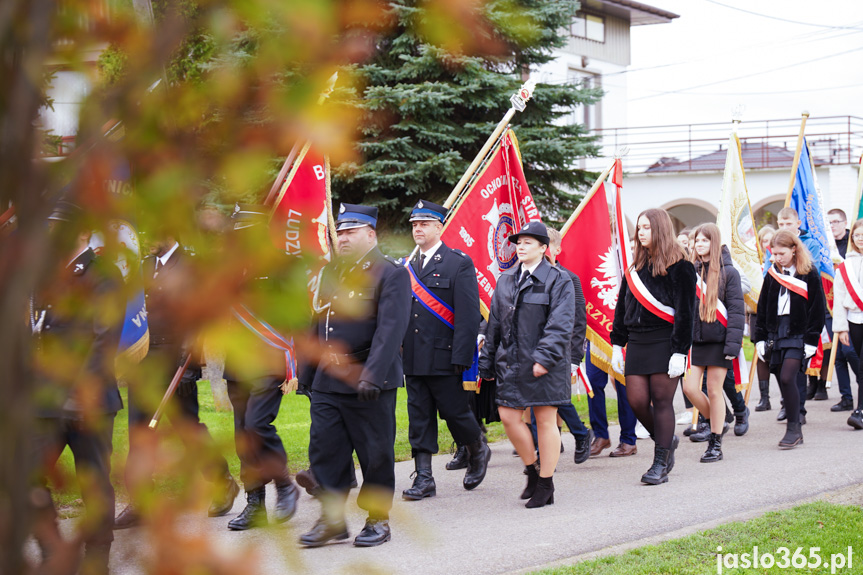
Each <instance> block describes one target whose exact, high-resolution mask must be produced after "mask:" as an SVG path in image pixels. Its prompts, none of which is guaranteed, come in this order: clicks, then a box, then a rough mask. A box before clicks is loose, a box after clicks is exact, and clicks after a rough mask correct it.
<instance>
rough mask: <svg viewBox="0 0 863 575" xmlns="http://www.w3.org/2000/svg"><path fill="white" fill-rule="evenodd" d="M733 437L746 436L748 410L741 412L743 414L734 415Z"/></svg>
mask: <svg viewBox="0 0 863 575" xmlns="http://www.w3.org/2000/svg"><path fill="white" fill-rule="evenodd" d="M734 420H735V421H734V435H736V436H738V437H740V436H742V435H746V432H747V431H749V408H748V407H747V408H746V409H744V410H743V413H735V414H734Z"/></svg>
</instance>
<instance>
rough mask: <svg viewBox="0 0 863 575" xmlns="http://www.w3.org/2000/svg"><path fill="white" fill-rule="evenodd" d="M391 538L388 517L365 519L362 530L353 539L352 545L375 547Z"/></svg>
mask: <svg viewBox="0 0 863 575" xmlns="http://www.w3.org/2000/svg"><path fill="white" fill-rule="evenodd" d="M390 539H392V533H390V521H389V519H372V518H371V517H369V518H368V519H366V524H365V526H363V530H362V531H360V534H359V535H357V537H356V539H354V547H377V546H378V545H380V544H381V543H386V542H387V541H389V540H390Z"/></svg>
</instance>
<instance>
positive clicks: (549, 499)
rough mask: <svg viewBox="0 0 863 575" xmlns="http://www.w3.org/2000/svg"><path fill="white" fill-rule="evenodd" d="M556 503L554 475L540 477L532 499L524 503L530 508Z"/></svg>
mask: <svg viewBox="0 0 863 575" xmlns="http://www.w3.org/2000/svg"><path fill="white" fill-rule="evenodd" d="M553 504H554V477H540V478H539V479H538V480H537V482H536V490H534V492H533V497H531V498H530V501H528V502H527V503H525V504H524V506H525V507H527V508H528V509H536V508H537V507H545V506H546V505H553Z"/></svg>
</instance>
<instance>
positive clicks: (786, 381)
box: [776, 358, 801, 423]
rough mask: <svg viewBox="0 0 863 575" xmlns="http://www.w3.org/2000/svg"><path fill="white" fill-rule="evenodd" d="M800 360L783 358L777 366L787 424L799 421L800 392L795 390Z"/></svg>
mask: <svg viewBox="0 0 863 575" xmlns="http://www.w3.org/2000/svg"><path fill="white" fill-rule="evenodd" d="M800 365H801V360H799V359H789V358H785V359H784V360H782V365H781V366H779V374H778V375H777V378H776V379H778V380H779V391H780V392H781V393H782V401H783V402H784V405H785V414H786V415H787V417H788V423H797V422H799V421H800V391H799V390H798V388H797V376H798V374H799V373H800Z"/></svg>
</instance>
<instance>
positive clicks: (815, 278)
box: [752, 230, 826, 449]
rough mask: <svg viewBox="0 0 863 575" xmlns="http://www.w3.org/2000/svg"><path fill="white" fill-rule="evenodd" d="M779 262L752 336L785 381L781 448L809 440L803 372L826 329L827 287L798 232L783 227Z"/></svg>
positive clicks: (777, 239)
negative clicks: (803, 421)
mask: <svg viewBox="0 0 863 575" xmlns="http://www.w3.org/2000/svg"><path fill="white" fill-rule="evenodd" d="M771 248H772V251H773V262H774V264H773V266H772V267H771V268H770V270H769V272H768V274H767V276H766V277H765V278H764V285H763V286H761V295H760V297H759V298H758V315H757V317H756V320H755V333H754V334H753V336H752V340H753V341H754V342H756V343H755V350H756V351H757V352H758V357H759V358H760V359H761V360H762V361H764V362H766V363H767V364H768V365H769V366H770V371H771V373H773V374H774V375H776V379H778V380H779V391H780V392H782V400H783V401H784V402H785V413H786V414H787V417H788V419H787V423H786V430H785V435H784V436H783V437H782V439H781V440H780V441H779V448H780V449H793V448H795V447H797V446H798V445H800V444H801V443H803V434H802V433H801V431H800V393H799V391H798V390H797V374H798V373H799V372H800V370H801V369H805V365H806V362H807V360H808V359H809V358H810V357H812V356H813V355H815V352H816V351H817V349H818V340H819V338H820V337H821V330H822V329H823V328H824V307H825V305H826V302H825V300H824V290H823V288H822V287H821V275H820V274H819V273H818V268H816V267H815V265H814V263H813V262H812V257H811V256H810V255H809V250H808V249H807V248H806V246H804V245H803V242H801V241H800V238H798V237H797V236H796V235H794V234H792V233H791V232H789V231H787V230H779V231H778V232H776V235H774V236H773V240H772V242H771Z"/></svg>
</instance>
